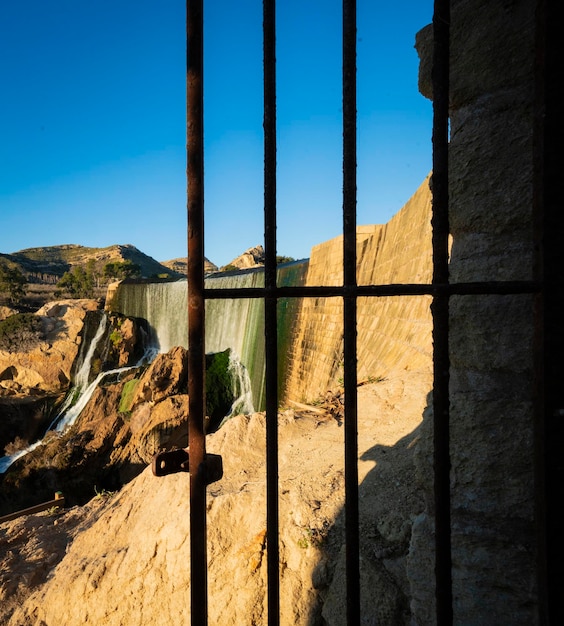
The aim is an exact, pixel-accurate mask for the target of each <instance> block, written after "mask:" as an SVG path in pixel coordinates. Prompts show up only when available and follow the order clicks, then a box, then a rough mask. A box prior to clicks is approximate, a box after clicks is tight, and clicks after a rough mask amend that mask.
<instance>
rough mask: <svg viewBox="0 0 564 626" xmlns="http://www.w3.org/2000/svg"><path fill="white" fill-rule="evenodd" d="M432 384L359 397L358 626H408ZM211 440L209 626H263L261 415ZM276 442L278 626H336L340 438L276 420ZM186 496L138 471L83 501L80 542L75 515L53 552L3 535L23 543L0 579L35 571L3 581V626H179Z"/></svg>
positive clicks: (9, 555)
mask: <svg viewBox="0 0 564 626" xmlns="http://www.w3.org/2000/svg"><path fill="white" fill-rule="evenodd" d="M430 383H431V380H430V375H429V374H413V373H411V374H406V375H405V379H404V380H401V379H399V378H395V379H389V380H387V381H383V382H380V383H377V384H367V385H364V386H362V387H361V388H359V451H360V455H361V459H360V461H359V478H360V480H361V481H362V482H361V484H360V500H359V502H360V515H361V537H364V538H365V539H363V541H362V545H361V550H362V553H361V558H362V561H363V563H364V565H363V568H362V576H361V587H362V589H363V590H364V591H363V593H364V594H369V595H365V598H369V601H365V602H364V603H363V607H364V609H365V613H364V614H363V619H364V618H366V620H368V621H366V623H404V622H386V621H385V620H386V618H387V617H389V616H394V618H395V617H399V618H401V619H404V618H405V616H406V614H407V611H408V605H407V597H408V594H409V588H408V583H407V577H406V575H405V560H406V556H407V554H408V551H409V536H410V528H411V523H412V522H411V520H412V519H415V517H416V516H417V515H419V514H420V513H421V512H422V509H423V503H422V502H421V500H420V497H419V495H418V494H417V491H416V490H417V486H416V482H415V480H414V468H413V448H414V446H413V444H414V441H415V440H416V439H417V436H418V429H419V426H420V424H421V416H422V411H423V408H424V406H423V404H424V398H425V392H426V391H427V390H428V389H429V386H430ZM164 404H165V403H164V402H161V403H160V405H163V409H164V408H165V406H164ZM141 406H142V405H139V407H141ZM156 406H159V405H155V407H156ZM169 408H170V407H169ZM133 419H134V418H133V416H132V418H131V420H132V430H133V429H134V426H133ZM135 428H137V427H135ZM144 428H145V424H141V425H140V426H139V430H138V431H137V432H143V429H144ZM207 439H208V444H207V448H208V451H209V452H212V453H216V454H221V456H222V458H223V464H224V476H223V478H222V480H221V481H219V482H217V483H213V484H212V485H210V487H209V488H208V506H207V509H208V562H209V573H208V581H209V620H210V624H221V625H222V626H231V625H233V626H235V625H239V624H265V623H266V567H267V554H268V546H267V544H266V534H265V531H266V519H265V511H266V501H265V498H266V489H265V417H264V414H260V413H259V414H253V415H251V416H237V417H235V418H232V419H231V420H229V421H228V422H227V423H226V424H225V425H224V426H223V427H222V428H221V429H220V430H219V431H217V432H216V433H213V434H211V435H209V436H208V438H207ZM279 441H280V446H279V466H280V467H279V472H280V481H279V493H280V544H279V546H280V573H281V577H280V584H281V623H282V624H288V625H289V624H292V625H296V626H300V625H302V626H306V625H309V624H313V623H320V621H321V619H322V618H321V615H323V619H325V621H326V623H328V624H332V625H333V626H337V625H339V626H340V625H341V624H343V621H342V611H341V609H340V608H339V606H340V605H341V604H342V590H343V587H342V579H341V572H342V548H343V542H344V536H343V535H344V516H343V510H342V507H343V502H344V472H343V452H342V446H343V428H342V427H341V426H340V425H339V422H338V421H337V420H336V419H334V418H333V417H331V416H330V415H327V416H325V417H323V416H321V415H319V414H306V413H305V412H304V413H296V412H294V411H293V410H287V411H285V412H283V413H281V414H280V415H279ZM188 493H189V475H188V474H184V473H181V474H175V475H171V476H167V477H164V478H156V477H154V476H153V475H152V473H151V471H150V469H149V468H147V469H146V470H145V471H144V472H143V473H141V474H140V475H139V476H137V478H135V479H134V480H133V481H131V482H130V483H129V484H128V485H126V486H125V487H124V488H123V489H122V490H121V491H120V492H119V494H117V495H115V496H112V497H110V498H107V499H104V503H103V504H102V505H101V506H100V507H99V508H97V509H95V510H94V509H92V508H90V507H92V506H93V503H90V504H89V505H88V507H87V508H86V510H85V513H84V522H82V526H81V529H82V530H81V532H79V533H75V532H74V530H72V528H70V525H71V524H70V520H69V523H68V527H67V516H75V517H76V516H77V515H78V514H79V513H78V512H77V511H79V510H80V509H76V508H74V509H71V510H70V511H69V512H68V513H65V514H64V515H62V516H60V517H57V518H55V520H54V521H57V526H56V527H54V528H53V539H52V540H51V539H50V536H49V534H45V533H44V532H43V531H42V532H37V531H36V528H37V527H38V525H39V524H38V523H37V522H35V521H29V522H27V526H25V525H24V522H23V521H22V520H20V521H19V522H17V526H16V522H9V523H8V524H7V525H6V524H5V525H0V541H2V540H4V542H7V541H8V542H9V541H11V540H10V539H9V538H10V537H13V533H14V532H15V529H16V528H17V529H18V530H17V532H18V533H19V534H20V540H19V543H17V545H16V542H15V541H12V543H10V544H9V545H8V544H7V546H8V547H7V550H6V551H5V554H6V555H5V556H2V557H0V573H2V572H6V571H7V569H8V568H10V569H11V571H12V572H14V573H19V572H25V571H29V570H30V561H31V558H32V556H31V554H32V549H31V546H32V545H33V547H34V549H35V551H36V553H37V555H38V556H37V560H36V561H35V568H36V570H37V571H38V572H39V574H37V575H36V577H35V578H33V579H31V578H26V577H25V576H24V577H23V578H22V579H21V580H22V582H21V583H20V586H19V587H18V588H15V586H14V583H13V582H11V581H13V580H15V579H14V578H12V579H9V577H8V575H7V574H4V577H3V578H2V577H1V576H0V597H2V603H0V622H2V623H6V624H7V625H9V626H23V625H24V624H25V626H39V625H40V624H41V625H42V626H58V625H59V624H83V623H93V624H104V625H105V626H114V625H115V626H117V625H118V624H119V625H120V626H122V625H123V624H141V623H143V624H159V625H160V626H167V625H169V624H170V625H172V624H178V623H189V597H190V592H189V587H190V573H189V566H188V564H189V561H190V548H189V534H190V530H189V511H188V508H189V504H188V502H189V500H188ZM93 517H97V519H96V520H95V521H93ZM35 519H37V517H34V518H30V520H35ZM51 519H53V518H51ZM52 523H54V522H52ZM63 528H64V529H67V528H68V529H67V530H65V532H66V538H67V539H66V540H67V542H68V547H67V549H66V553H64V551H63V550H59V549H55V547H49V546H54V545H55V544H56V545H59V540H58V539H57V540H56V541H55V538H56V537H57V536H58V534H57V533H59V532H61V531H62V529H63ZM26 536H27V537H28V539H29V543H28V542H27V541H26V540H25V537H26ZM32 540H33V541H32ZM63 543H64V542H63ZM16 597H17V599H18V603H19V604H20V606H16V604H17V603H16V602H15V601H14V598H16ZM163 598H166V602H163ZM376 619H379V620H384V621H379V622H377V621H375V620H376ZM370 620H372V621H370Z"/></svg>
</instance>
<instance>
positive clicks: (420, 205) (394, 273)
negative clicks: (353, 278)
mask: <svg viewBox="0 0 564 626" xmlns="http://www.w3.org/2000/svg"><path fill="white" fill-rule="evenodd" d="M430 217H431V193H430V189H429V180H428V179H426V180H425V181H424V182H423V183H422V184H421V186H420V187H419V189H418V190H417V191H416V192H415V194H414V195H413V196H412V198H411V199H410V200H409V201H408V202H407V203H406V205H405V206H404V207H403V208H402V209H401V210H400V211H399V212H398V213H397V214H396V215H395V216H394V217H393V218H392V219H391V220H390V221H389V222H388V223H387V224H384V225H376V226H361V227H359V228H358V230H357V265H358V274H357V279H358V283H359V285H369V284H387V283H428V282H430V280H431V272H432V269H431V225H430ZM342 259H343V252H342V237H337V238H335V239H332V240H330V241H327V242H325V243H322V244H320V245H318V246H315V247H314V248H313V249H312V251H311V257H310V259H309V261H301V262H295V263H291V264H287V265H283V266H280V267H279V269H278V284H279V285H303V284H305V285H308V286H314V285H318V286H334V285H339V284H342ZM262 285H264V274H263V271H262V270H246V271H240V272H237V273H230V274H228V275H222V276H215V277H214V276H212V277H209V278H207V279H206V287H208V288H211V289H213V288H222V287H229V288H233V287H258V286H262ZM429 305H430V298H429V297H425V296H414V297H411V296H409V297H405V296H402V297H398V296H396V297H385V298H380V297H371V298H366V297H365V298H360V299H359V301H358V318H357V331H358V378H359V380H363V379H365V380H367V379H371V378H373V379H377V378H378V377H386V376H388V375H390V374H391V373H392V372H394V371H398V372H399V371H401V370H418V369H425V368H430V366H431V351H432V346H431V316H430V310H429ZM106 308H107V309H108V310H110V311H112V312H117V313H121V314H123V315H126V316H129V317H138V318H143V319H146V320H147V321H148V323H149V326H150V328H151V329H152V332H153V335H154V341H155V343H156V344H157V347H158V349H159V350H160V351H168V350H169V349H170V348H171V347H173V346H174V345H182V346H184V347H187V344H188V335H187V328H186V324H187V285H186V281H178V282H174V283H162V282H161V283H148V282H123V283H119V284H117V285H115V286H113V287H112V288H111V289H110V290H109V291H108V298H107V303H106ZM278 319H279V325H278V351H279V374H280V376H279V394H280V400H281V402H282V403H283V402H284V401H289V400H295V401H301V402H303V401H306V402H311V401H313V400H315V399H316V398H318V397H319V396H320V395H322V394H324V393H325V392H326V391H327V389H329V388H331V387H335V386H337V385H338V384H339V379H340V377H341V376H342V367H341V365H342V337H343V303H342V299H341V298H338V297H331V298H304V299H295V298H294V299H290V298H288V299H284V300H280V301H279V303H278ZM227 348H231V349H232V350H233V352H234V353H235V354H236V355H237V357H238V358H239V359H240V361H241V363H242V364H243V365H244V366H245V367H246V368H247V370H248V372H249V376H250V379H251V387H252V390H253V402H254V406H255V409H257V410H260V409H262V408H264V304H263V302H262V300H258V299H255V300H251V299H242V300H210V301H208V302H207V303H206V352H218V351H220V350H225V349H227Z"/></svg>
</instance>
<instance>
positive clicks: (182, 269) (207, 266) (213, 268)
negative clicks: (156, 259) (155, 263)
mask: <svg viewBox="0 0 564 626" xmlns="http://www.w3.org/2000/svg"><path fill="white" fill-rule="evenodd" d="M161 265H164V266H165V267H168V268H169V269H171V270H172V271H173V272H177V273H178V274H182V275H183V276H186V273H187V271H188V257H181V258H179V259H171V260H170V261H161ZM217 270H218V267H217V265H215V263H212V262H211V261H210V260H208V259H206V258H205V257H204V273H205V274H211V273H213V272H217Z"/></svg>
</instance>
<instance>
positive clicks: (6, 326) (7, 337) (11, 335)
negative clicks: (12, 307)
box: [0, 313, 43, 352]
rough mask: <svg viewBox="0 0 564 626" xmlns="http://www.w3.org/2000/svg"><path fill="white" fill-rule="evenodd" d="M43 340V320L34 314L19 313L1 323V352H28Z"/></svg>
mask: <svg viewBox="0 0 564 626" xmlns="http://www.w3.org/2000/svg"><path fill="white" fill-rule="evenodd" d="M42 339H43V331H42V324H41V319H40V318H39V317H37V316H36V315H34V314H33V313H18V314H16V315H11V316H10V317H8V318H6V319H5V320H3V321H2V322H0V350H6V352H13V351H15V350H18V351H19V352H26V351H28V350H31V349H32V348H34V347H35V346H36V345H37V344H38V343H40V342H41V340H42Z"/></svg>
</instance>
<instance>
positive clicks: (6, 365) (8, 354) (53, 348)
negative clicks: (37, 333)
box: [0, 300, 98, 396]
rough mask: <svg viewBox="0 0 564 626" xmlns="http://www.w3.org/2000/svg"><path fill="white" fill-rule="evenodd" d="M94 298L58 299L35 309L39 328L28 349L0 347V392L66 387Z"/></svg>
mask: <svg viewBox="0 0 564 626" xmlns="http://www.w3.org/2000/svg"><path fill="white" fill-rule="evenodd" d="M97 309H98V302H97V301H96V300H60V301H57V302H51V303H49V304H46V305H45V306H44V307H42V308H41V309H39V311H37V313H36V315H37V316H38V318H39V319H40V320H41V324H42V332H41V335H42V336H41V337H40V338H39V340H38V342H37V345H35V346H34V347H33V348H31V349H29V350H23V351H21V352H19V351H6V350H0V395H2V396H10V395H20V396H24V395H25V396H29V395H37V394H41V393H43V394H45V393H51V394H52V393H60V392H61V391H66V389H67V388H68V385H69V382H70V380H71V371H72V367H73V365H74V363H75V360H76V357H77V355H78V351H79V348H80V344H81V341H82V339H81V332H82V330H83V327H84V320H85V318H86V314H87V313H88V312H89V311H96V310H97Z"/></svg>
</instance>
